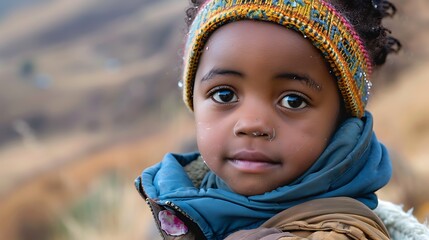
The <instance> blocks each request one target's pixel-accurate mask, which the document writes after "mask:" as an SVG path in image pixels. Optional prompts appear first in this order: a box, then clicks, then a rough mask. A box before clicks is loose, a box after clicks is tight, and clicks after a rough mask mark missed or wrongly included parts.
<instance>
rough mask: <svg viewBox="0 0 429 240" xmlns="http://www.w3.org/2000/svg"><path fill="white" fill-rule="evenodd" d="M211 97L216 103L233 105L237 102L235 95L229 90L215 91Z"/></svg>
mask: <svg viewBox="0 0 429 240" xmlns="http://www.w3.org/2000/svg"><path fill="white" fill-rule="evenodd" d="M211 97H212V99H213V100H214V101H215V102H217V103H233V102H237V101H238V97H237V95H236V94H235V93H234V91H232V90H231V89H219V90H216V91H214V92H213V94H212V96H211Z"/></svg>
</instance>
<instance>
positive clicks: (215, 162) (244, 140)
mask: <svg viewBox="0 0 429 240" xmlns="http://www.w3.org/2000/svg"><path fill="white" fill-rule="evenodd" d="M194 113H195V121H196V130H197V131H196V132H197V143H198V148H199V150H200V152H201V155H202V157H203V159H204V160H205V162H206V164H207V165H208V167H209V168H210V169H211V170H212V171H214V172H215V173H216V174H217V175H218V176H219V177H221V178H222V179H223V180H224V181H225V182H226V183H227V184H228V186H229V187H230V188H231V189H232V190H233V191H235V192H236V193H238V194H242V195H247V196H249V195H258V194H263V193H265V192H269V191H272V190H274V189H276V188H278V187H280V186H284V185H287V184H288V183H290V182H292V181H293V180H294V179H296V178H297V177H299V176H300V175H301V174H303V173H304V172H305V171H306V170H307V169H308V168H309V167H310V166H311V165H312V164H313V163H314V161H315V160H316V159H317V158H318V157H319V156H320V154H321V153H322V152H323V150H324V149H325V147H326V146H327V144H328V142H329V139H330V137H331V136H332V134H333V133H334V131H335V129H336V127H337V124H338V119H339V115H340V96H339V93H338V90H337V86H336V83H335V81H334V78H333V77H332V76H331V75H330V73H329V69H328V67H327V65H326V62H325V61H324V59H323V57H322V56H321V55H320V53H319V51H318V50H317V49H316V48H315V47H313V45H311V43H310V42H309V41H307V40H306V39H305V38H304V37H303V36H302V35H300V34H298V33H297V32H295V31H293V30H289V29H286V28H284V27H281V26H278V25H275V24H270V23H263V22H256V21H239V22H234V23H230V24H227V25H225V26H223V27H221V28H220V29H218V30H217V31H216V32H214V33H213V35H212V36H211V37H210V39H209V40H208V42H207V44H206V47H205V50H204V52H203V54H202V57H201V61H200V64H199V66H198V70H197V74H196V79H195V86H194Z"/></svg>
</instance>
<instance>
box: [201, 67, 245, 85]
mask: <svg viewBox="0 0 429 240" xmlns="http://www.w3.org/2000/svg"><path fill="white" fill-rule="evenodd" d="M225 75H233V76H237V77H243V76H244V74H242V73H240V72H238V71H234V70H230V69H223V68H213V69H211V70H210V71H209V72H208V73H207V74H205V75H204V76H203V77H202V78H201V82H204V81H207V80H210V79H213V78H215V77H216V76H225Z"/></svg>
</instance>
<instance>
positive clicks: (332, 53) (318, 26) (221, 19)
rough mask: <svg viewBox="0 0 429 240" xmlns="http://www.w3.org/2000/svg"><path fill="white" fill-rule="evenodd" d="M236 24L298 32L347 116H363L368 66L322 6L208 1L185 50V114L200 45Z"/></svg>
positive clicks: (346, 30) (355, 40)
mask: <svg viewBox="0 0 429 240" xmlns="http://www.w3.org/2000/svg"><path fill="white" fill-rule="evenodd" d="M239 20H258V21H266V22H272V23H276V24H279V25H282V26H284V27H286V28H288V29H293V30H295V31H298V32H301V33H302V34H303V35H304V37H305V38H307V39H309V40H310V41H311V42H312V44H313V45H314V46H315V47H316V48H317V49H319V50H320V51H321V52H322V54H323V56H324V57H325V59H326V60H327V61H328V62H329V65H330V67H331V69H332V71H333V73H334V75H335V76H336V79H337V84H338V88H339V90H340V92H341V95H342V97H343V100H344V103H345V107H346V110H347V111H348V113H349V114H351V115H352V116H355V117H359V118H360V117H362V116H363V114H364V111H365V110H364V109H365V106H366V103H367V102H368V95H369V89H370V87H371V83H370V81H369V80H368V77H369V76H370V74H371V70H372V67H371V62H370V60H369V57H368V54H367V52H366V50H365V48H364V45H363V43H362V41H361V40H360V38H359V36H358V35H357V33H356V32H355V31H354V30H353V27H352V26H351V25H350V23H349V22H348V21H347V20H346V19H345V18H344V17H342V16H341V15H340V14H339V13H338V12H337V11H336V10H335V9H334V8H333V7H332V6H330V5H329V4H328V3H326V2H324V1H323V0H208V1H207V2H206V3H205V5H204V6H202V7H201V9H200V10H199V12H198V14H197V16H196V17H195V19H194V21H193V23H192V25H191V27H190V30H189V36H188V39H187V42H186V48H185V55H184V60H185V65H184V71H183V98H184V101H185V103H186V105H187V106H188V107H189V108H190V109H191V110H193V87H194V80H195V74H196V71H197V68H198V63H199V60H200V57H201V54H202V51H203V48H204V45H205V43H206V42H207V40H208V38H209V37H210V35H211V34H212V33H213V32H214V31H215V30H216V29H218V28H220V27H221V26H223V25H225V24H228V23H230V22H235V21H239Z"/></svg>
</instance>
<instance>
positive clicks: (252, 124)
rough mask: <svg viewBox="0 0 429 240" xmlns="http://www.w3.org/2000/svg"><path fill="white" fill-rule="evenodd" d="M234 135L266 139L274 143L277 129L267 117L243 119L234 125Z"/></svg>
mask: <svg viewBox="0 0 429 240" xmlns="http://www.w3.org/2000/svg"><path fill="white" fill-rule="evenodd" d="M233 133H234V135H235V136H237V137H252V138H265V139H267V140H270V141H272V140H273V139H274V138H275V136H276V133H275V129H274V127H273V126H272V125H271V124H270V121H269V120H268V119H267V116H266V117H242V118H240V119H239V120H238V121H237V122H236V124H235V125H234V129H233Z"/></svg>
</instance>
